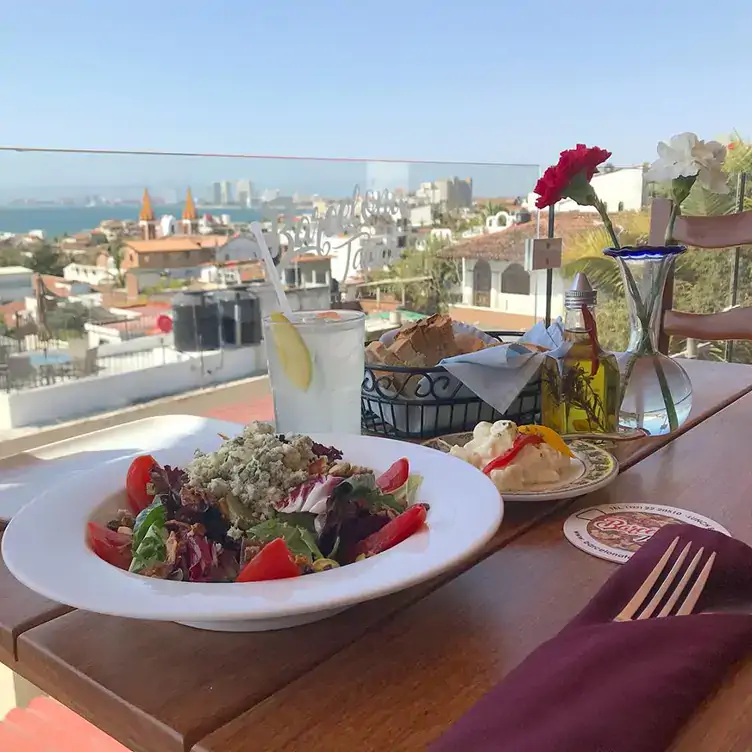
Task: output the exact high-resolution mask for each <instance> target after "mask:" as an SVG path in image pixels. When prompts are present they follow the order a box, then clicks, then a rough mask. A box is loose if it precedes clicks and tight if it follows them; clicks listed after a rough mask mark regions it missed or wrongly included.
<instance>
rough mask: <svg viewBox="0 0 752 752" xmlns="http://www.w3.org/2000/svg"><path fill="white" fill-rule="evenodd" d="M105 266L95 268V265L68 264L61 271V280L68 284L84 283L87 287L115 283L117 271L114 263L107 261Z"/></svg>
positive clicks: (109, 259)
mask: <svg viewBox="0 0 752 752" xmlns="http://www.w3.org/2000/svg"><path fill="white" fill-rule="evenodd" d="M106 263H107V266H106V267H104V266H97V265H96V264H77V263H75V262H74V263H72V264H68V266H66V267H65V268H64V269H63V279H67V280H69V281H70V282H85V283H87V284H89V285H101V284H106V283H108V282H115V280H116V277H117V270H116V269H115V262H114V261H113V260H112V259H111V258H108V259H107V262H106Z"/></svg>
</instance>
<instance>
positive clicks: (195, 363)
mask: <svg viewBox="0 0 752 752" xmlns="http://www.w3.org/2000/svg"><path fill="white" fill-rule="evenodd" d="M265 371H266V351H265V349H264V345H263V343H262V344H260V345H254V346H252V347H240V348H234V349H228V350H223V351H218V352H209V353H203V357H198V356H197V357H193V358H191V359H189V360H185V361H182V362H179V363H169V362H168V363H166V364H164V365H159V366H155V367H152V368H143V369H140V370H138V371H129V372H127V373H114V374H111V375H99V376H90V377H88V378H83V379H78V380H76V381H66V382H61V383H59V384H53V385H51V386H45V387H39V388H37V389H24V390H21V391H18V392H10V393H7V392H4V393H2V394H0V429H10V428H19V427H21V426H35V425H48V424H50V423H55V422H59V421H64V420H71V419H73V418H78V417H82V416H84V415H91V414H94V413H97V412H103V411H107V410H116V409H118V408H122V407H128V406H129V405H133V404H137V403H140V402H147V401H149V400H153V399H157V398H159V397H165V396H167V395H170V394H180V393H182V392H188V391H191V390H193V389H200V388H202V387H206V386H210V385H212V384H220V383H223V382H227V381H235V380H237V379H242V378H246V377H248V376H253V375H255V374H261V373H264V372H265Z"/></svg>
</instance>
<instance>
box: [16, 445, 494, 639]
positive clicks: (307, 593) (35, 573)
mask: <svg viewBox="0 0 752 752" xmlns="http://www.w3.org/2000/svg"><path fill="white" fill-rule="evenodd" d="M314 438H315V440H316V441H319V442H321V443H323V444H327V445H333V446H337V447H340V448H341V449H342V450H343V452H344V454H345V459H347V460H349V461H351V462H354V463H356V464H358V465H365V466H369V467H373V468H374V470H376V471H377V472H378V471H383V470H386V469H387V468H388V467H389V466H390V465H391V464H392V463H393V462H394V461H395V460H397V459H399V458H400V457H407V458H408V460H409V461H410V465H411V469H412V471H413V472H415V473H419V474H421V475H422V476H423V484H422V486H421V488H420V491H419V493H418V500H420V501H425V502H428V503H429V504H430V510H429V512H428V519H427V523H428V525H427V528H426V529H425V530H422V531H419V532H418V533H416V534H415V535H413V536H412V537H410V538H409V539H408V540H406V541H404V542H403V543H400V544H399V545H398V546H395V547H394V548H392V549H390V550H388V551H385V552H384V553H383V554H379V555H378V556H374V557H373V558H371V559H367V560H366V561H361V562H356V563H354V564H350V565H349V566H346V567H342V568H341V569H334V570H330V571H326V572H320V573H316V574H311V575H306V576H303V577H296V578H293V579H289V580H278V581H275V582H254V583H242V584H239V583H188V582H171V581H165V580H156V579H152V578H148V577H142V576H140V575H136V574H130V573H128V572H124V571H122V570H120V569H117V568H116V567H113V566H111V565H109V564H107V563H106V562H104V561H102V560H101V559H99V558H98V557H97V556H96V555H95V554H94V553H93V552H92V551H91V550H90V549H89V547H88V545H87V544H86V541H85V530H86V523H87V521H88V520H90V519H92V518H95V519H99V520H101V519H103V518H104V517H106V513H107V512H115V511H116V509H117V507H118V498H117V497H118V496H120V494H121V492H122V488H123V485H124V480H125V474H126V470H127V468H128V465H129V463H130V458H124V459H120V460H115V461H113V462H110V463H108V465H107V466H106V467H99V468H97V469H96V470H93V471H91V472H89V473H86V474H85V475H79V476H77V477H74V478H73V479H72V480H70V481H68V482H65V483H60V484H59V485H55V486H54V487H52V488H50V490H48V491H47V492H46V493H45V494H43V495H42V496H40V497H38V498H37V499H35V500H34V501H32V502H31V503H30V504H28V505H27V506H26V507H24V508H23V509H22V510H21V511H20V512H18V514H16V516H15V517H14V518H13V520H12V521H11V523H10V525H9V526H8V528H7V530H6V531H5V534H4V535H3V541H2V555H3V559H4V560H5V564H6V566H7V567H8V569H9V570H10V571H11V572H12V573H13V574H14V575H15V576H16V578H17V579H19V580H20V581H21V582H22V583H23V584H24V585H26V586H27V587H29V588H31V589H32V590H35V591H36V592H38V593H40V594H41V595H43V596H45V597H47V598H50V599H52V600H54V601H58V602H59V603H64V604H67V605H69V606H74V607H76V608H82V609H85V610H87V611H94V612H97V613H103V614H113V615H116V616H125V617H131V618H136V619H157V620H163V621H177V622H180V623H183V624H187V625H188V626H194V627H199V628H203V629H214V630H223V631H260V630H267V629H280V628H284V627H289V626H294V625H296V624H305V623H307V622H310V621H316V620H318V619H322V618H325V617H327V616H330V615H332V614H334V613H336V612H338V611H341V610H342V609H344V608H346V607H347V606H351V605H353V604H355V603H359V602H361V601H367V600H370V599H372V598H378V597H380V596H383V595H387V594H389V593H393V592H395V591H398V590H403V589H404V588H407V587H410V586H412V585H416V584H417V583H419V582H423V581H424V580H428V579H430V578H432V577H435V576H436V575H438V574H440V573H441V572H444V571H446V570H448V569H450V568H452V567H453V566H455V565H457V564H458V563H460V562H461V561H462V560H463V559H466V558H467V557H469V556H471V555H472V554H473V553H474V552H475V551H477V550H478V549H480V548H481V547H482V546H483V545H484V544H485V543H486V542H487V541H488V540H489V539H490V538H491V536H492V535H493V534H494V532H495V531H496V530H497V528H498V527H499V524H500V522H501V518H502V510H503V504H502V503H501V502H500V499H499V495H498V492H497V491H496V488H495V487H494V485H493V483H491V481H490V480H488V478H486V477H485V476H484V475H482V474H481V473H479V472H477V471H476V469H475V468H474V467H472V466H471V465H468V464H467V463H466V462H463V461H462V460H459V459H457V458H455V457H451V456H447V455H443V454H440V453H438V452H434V451H432V450H430V449H427V448H426V447H422V446H416V445H413V444H406V443H402V442H398V441H392V440H389V439H381V438H375V437H370V436H343V435H339V436H336V435H329V436H327V435H317V436H314ZM216 445H217V442H216V441H213V440H210V441H208V442H207V437H206V435H205V434H203V433H202V436H201V440H200V441H198V442H196V443H194V444H193V445H192V446H191V447H190V448H189V447H188V446H187V442H181V444H179V445H177V446H174V447H171V448H169V449H165V450H164V451H161V452H156V453H155V457H156V459H157V460H158V461H159V462H161V463H163V464H169V465H179V466H183V465H185V463H186V462H187V461H189V460H190V459H191V458H192V456H193V451H194V449H197V448H199V449H202V450H211V449H214V448H215V447H216ZM108 497H109V501H107V500H108ZM120 506H122V502H121V503H120Z"/></svg>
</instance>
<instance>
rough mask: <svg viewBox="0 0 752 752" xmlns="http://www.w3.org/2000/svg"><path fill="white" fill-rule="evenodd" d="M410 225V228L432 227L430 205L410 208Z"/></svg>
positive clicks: (431, 209)
mask: <svg viewBox="0 0 752 752" xmlns="http://www.w3.org/2000/svg"><path fill="white" fill-rule="evenodd" d="M410 225H411V226H412V227H431V225H433V208H432V207H431V205H430V204H424V205H423V206H413V207H411V208H410Z"/></svg>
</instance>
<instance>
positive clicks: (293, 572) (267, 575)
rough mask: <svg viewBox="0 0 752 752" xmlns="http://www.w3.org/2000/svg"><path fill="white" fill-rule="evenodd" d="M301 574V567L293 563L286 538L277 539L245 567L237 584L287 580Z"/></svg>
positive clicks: (268, 544)
mask: <svg viewBox="0 0 752 752" xmlns="http://www.w3.org/2000/svg"><path fill="white" fill-rule="evenodd" d="M299 574H300V567H299V566H298V565H297V564H296V563H295V562H294V561H293V558H292V554H291V553H290V549H289V548H288V547H287V544H286V543H285V540H284V538H275V539H274V540H273V541H270V542H269V543H267V544H266V545H265V546H264V547H263V548H262V549H261V550H260V551H259V552H258V553H257V554H256V555H255V556H254V557H253V558H252V559H251V560H250V561H249V562H248V563H247V564H246V565H245V566H244V567H243V569H242V570H241V571H240V574H239V575H238V577H237V579H236V580H235V582H261V581H263V580H285V579H287V578H288V577H297V576H298V575H299Z"/></svg>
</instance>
